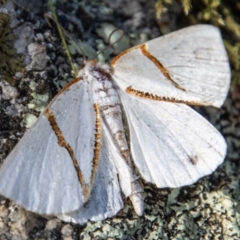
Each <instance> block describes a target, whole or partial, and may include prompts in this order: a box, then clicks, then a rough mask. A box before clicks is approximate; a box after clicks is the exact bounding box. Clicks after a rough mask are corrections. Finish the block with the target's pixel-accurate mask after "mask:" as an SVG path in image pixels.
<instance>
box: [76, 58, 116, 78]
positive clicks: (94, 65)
mask: <svg viewBox="0 0 240 240" xmlns="http://www.w3.org/2000/svg"><path fill="white" fill-rule="evenodd" d="M94 71H99V72H103V73H105V74H106V75H112V73H113V69H112V67H111V66H110V65H108V64H106V63H101V62H97V61H96V60H90V61H86V62H85V65H83V67H82V68H81V69H80V70H79V72H78V75H77V77H79V78H82V77H83V75H89V74H90V75H92V74H93V72H94Z"/></svg>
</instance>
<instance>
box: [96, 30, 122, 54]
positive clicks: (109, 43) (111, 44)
mask: <svg viewBox="0 0 240 240" xmlns="http://www.w3.org/2000/svg"><path fill="white" fill-rule="evenodd" d="M117 31H121V32H122V34H121V36H120V37H119V38H118V39H117V40H116V41H115V42H113V43H111V42H110V39H111V37H112V35H113V34H114V33H115V32H117ZM123 36H124V31H123V30H122V29H119V28H116V29H114V30H113V31H112V32H111V33H110V35H109V37H108V40H107V43H108V46H106V47H105V48H103V49H102V50H100V51H99V52H98V53H97V54H96V57H95V58H97V56H98V55H99V54H101V53H102V52H103V51H105V50H106V49H107V48H109V47H111V48H113V45H114V44H115V43H117V42H119V41H121V39H122V38H123Z"/></svg>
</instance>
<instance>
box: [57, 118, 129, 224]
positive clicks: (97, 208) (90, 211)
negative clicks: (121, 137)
mask: <svg viewBox="0 0 240 240" xmlns="http://www.w3.org/2000/svg"><path fill="white" fill-rule="evenodd" d="M102 127H103V128H102V129H103V131H102V137H101V150H100V159H99V167H98V170H97V173H96V178H95V182H94V185H93V189H92V191H91V195H90V198H89V200H88V202H87V203H86V204H85V205H84V206H83V207H82V208H80V209H79V210H77V211H74V212H70V213H66V214H61V215H58V216H57V217H59V218H60V219H62V220H64V221H67V222H74V223H79V224H83V223H85V222H87V221H88V220H91V221H99V220H103V219H106V218H108V217H112V216H115V215H116V214H117V213H118V211H119V210H120V209H121V208H122V207H123V201H122V197H121V189H122V190H123V192H124V194H125V196H128V195H130V193H131V179H130V174H129V169H128V166H127V165H126V163H125V162H124V159H123V158H122V157H121V155H120V154H119V151H118V150H116V149H115V145H114V144H113V140H112V138H111V137H110V135H109V132H108V130H107V128H106V126H105V125H104V123H103V122H102ZM119 178H120V184H119V180H118V179H119ZM120 185H121V187H120Z"/></svg>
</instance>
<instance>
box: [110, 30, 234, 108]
mask: <svg viewBox="0 0 240 240" xmlns="http://www.w3.org/2000/svg"><path fill="white" fill-rule="evenodd" d="M112 66H113V69H114V76H113V78H114V80H115V81H116V82H117V85H118V86H119V87H120V88H121V89H123V90H125V91H126V90H127V91H128V92H129V93H131V94H135V95H139V94H140V95H143V94H144V95H145V96H147V97H151V98H155V99H161V100H172V101H173V100H174V101H177V102H184V103H189V104H194V105H212V106H215V107H220V106H221V105H222V103H223V101H224V100H225V97H226V95H227V92H228V89H229V82H230V68H229V63H228V58H227V54H226V51H225V49H224V46H223V42H222V38H221V35H220V32H219V30H218V29H217V28H216V27H213V26H209V25H196V26H191V27H188V28H184V29H182V30H179V31H176V32H173V33H170V34H167V35H165V36H163V37H159V38H156V39H154V40H151V41H149V42H146V43H145V44H142V45H140V46H137V47H134V48H132V49H129V50H127V51H125V52H123V53H121V54H119V55H118V56H117V57H116V58H114V59H113V61H112Z"/></svg>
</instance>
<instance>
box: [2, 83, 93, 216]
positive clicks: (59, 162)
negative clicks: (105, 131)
mask: <svg viewBox="0 0 240 240" xmlns="http://www.w3.org/2000/svg"><path fill="white" fill-rule="evenodd" d="M95 129H96V111H95V109H94V105H93V99H92V93H91V86H90V85H89V84H88V83H86V82H84V81H79V79H76V80H75V81H73V82H71V83H70V84H69V85H68V86H67V87H65V88H64V89H63V90H62V91H61V93H60V94H59V95H58V96H57V97H56V98H55V99H54V100H53V101H52V103H51V104H50V105H49V106H48V107H47V109H46V111H45V112H44V113H43V114H42V115H41V116H40V117H39V119H38V120H37V122H36V123H35V124H34V126H33V127H32V128H31V129H29V130H28V131H27V132H26V134H25V135H24V136H23V138H22V139H21V140H20V142H19V143H18V144H17V146H16V147H15V148H14V149H13V151H12V152H11V153H10V155H9V156H8V157H7V159H6V160H5V162H4V163H3V166H2V167H1V169H0V194H1V195H4V196H5V197H7V198H10V199H12V200H14V201H15V202H17V203H18V204H20V205H22V206H23V207H25V208H26V209H28V210H30V211H34V212H38V213H44V214H57V213H61V212H69V211H74V210H76V209H79V208H80V207H81V206H82V205H83V204H84V202H85V201H86V199H85V198H86V193H87V191H88V190H89V191H90V189H91V178H94V174H95V171H94V168H96V167H97V164H95V165H94V164H93V159H94V145H95V141H96V139H95V138H96V136H95ZM75 160H76V161H75ZM74 161H75V162H74ZM74 164H75V166H74ZM80 178H82V179H81V180H82V182H80ZM83 182H84V183H86V187H83Z"/></svg>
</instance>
